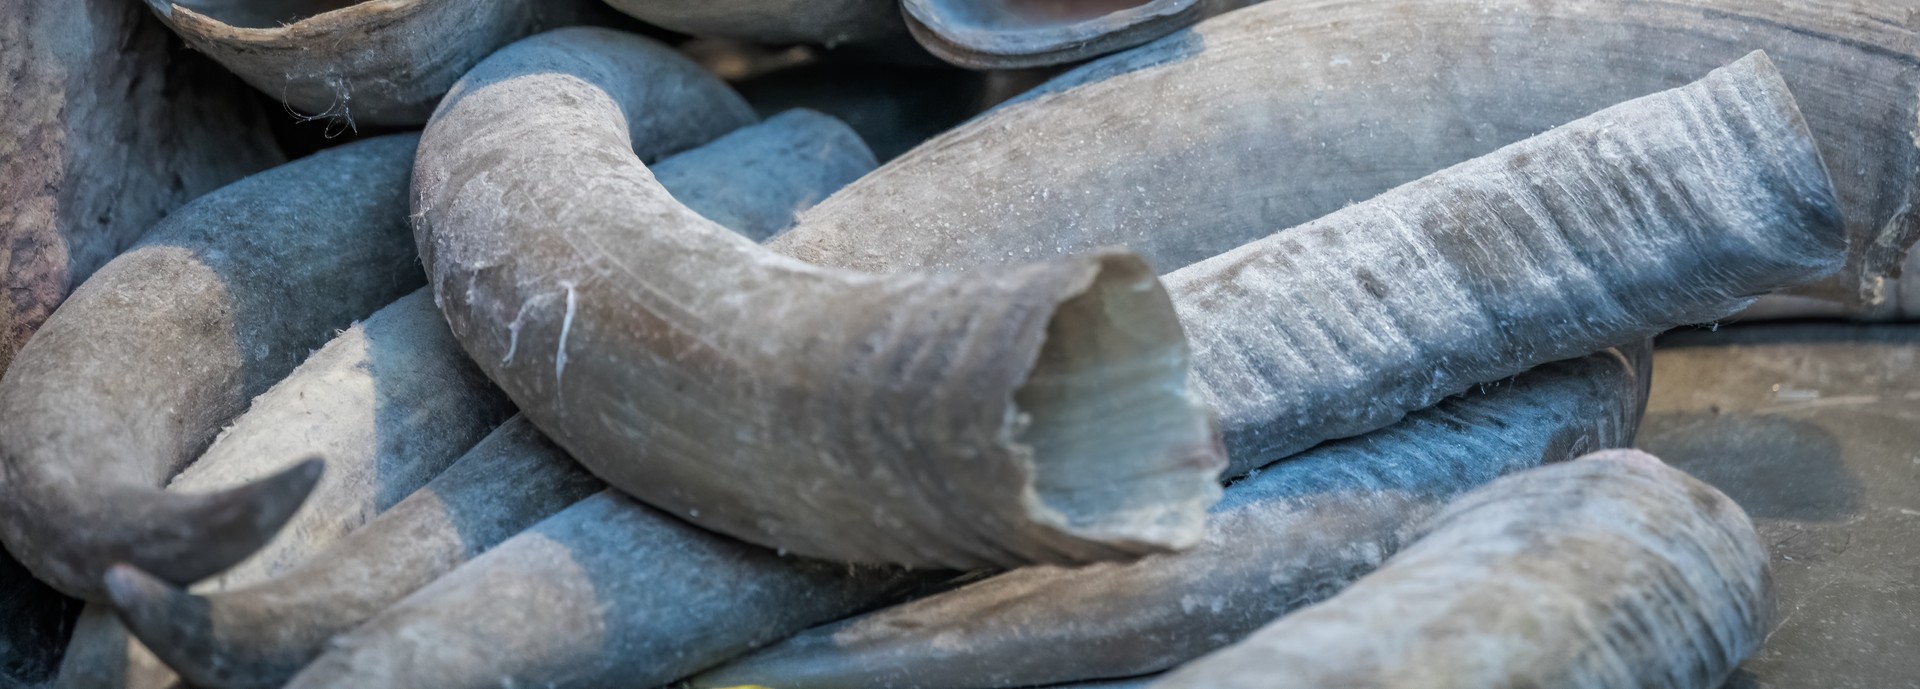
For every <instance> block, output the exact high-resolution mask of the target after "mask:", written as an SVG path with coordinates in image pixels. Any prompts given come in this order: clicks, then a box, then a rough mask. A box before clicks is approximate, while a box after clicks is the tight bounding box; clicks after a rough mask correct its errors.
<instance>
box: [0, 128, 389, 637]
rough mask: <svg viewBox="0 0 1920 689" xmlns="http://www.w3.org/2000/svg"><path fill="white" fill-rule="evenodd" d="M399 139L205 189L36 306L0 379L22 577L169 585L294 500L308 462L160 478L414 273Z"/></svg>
mask: <svg viewBox="0 0 1920 689" xmlns="http://www.w3.org/2000/svg"><path fill="white" fill-rule="evenodd" d="M415 142H416V141H415V139H414V137H412V136H400V137H389V138H381V139H375V140H369V141H365V142H360V143H355V144H350V145H347V146H343V147H341V148H339V149H334V150H330V151H327V152H324V153H321V154H318V155H315V156H312V157H310V158H305V159H302V160H299V161H296V162H293V163H289V164H287V165H283V166H281V167H278V168H274V169H272V170H269V171H267V172H263V173H260V174H257V175H254V176H252V177H248V178H247V179H244V180H241V181H239V182H235V183H234V184H232V185H229V186H227V187H225V188H222V189H220V190H219V191H216V192H214V193H212V194H209V195H207V196H205V197H202V198H200V199H198V200H196V201H194V202H193V203H190V204H188V205H187V206H185V207H183V208H181V209H180V210H178V211H175V212H174V213H173V214H172V215H169V216H167V218H166V219H165V220H163V221H161V222H160V223H159V224H158V225H156V226H155V227H154V228H153V230H152V231H151V232H149V233H148V234H147V235H146V237H144V238H142V239H141V241H140V243H139V244H136V245H135V246H134V247H133V248H132V249H131V250H129V251H128V252H127V253H125V254H122V255H121V256H119V257H118V258H115V259H114V260H113V261H112V262H109V263H108V264H107V265H106V267H104V268H102V269H101V270H100V271H99V272H98V273H96V274H95V275H94V276H93V278H92V279H90V280H88V281H87V282H86V283H85V284H83V285H81V286H80V288H79V289H78V290H75V291H74V294H73V296H72V298H70V299H68V300H67V302H66V304H65V305H64V306H62V307H61V309H60V310H59V311H58V312H57V313H55V314H54V316H53V317H52V318H49V319H48V320H47V323H46V325H45V326H44V327H43V328H42V329H41V331H40V333H39V334H38V335H36V336H35V337H34V339H33V340H32V341H31V342H29V343H28V344H27V346H26V348H25V349H22V350H21V351H20V356H19V358H17V359H16V360H15V362H14V363H15V366H14V367H13V368H12V369H10V370H9V371H8V372H7V375H6V378H5V380H4V381H0V472H3V473H0V475H3V476H4V478H5V480H4V481H0V537H4V539H5V542H6V546H7V549H8V550H10V551H11V552H12V553H13V554H14V556H15V557H18V558H19V559H20V561H21V563H22V564H25V565H26V566H27V567H28V568H29V569H31V570H33V572H34V575H35V576H38V577H40V578H41V579H42V580H45V581H47V582H48V583H50V584H52V585H54V586H55V587H56V588H59V589H61V590H62V591H65V592H67V593H69V594H72V595H75V596H78V597H81V598H86V599H89V600H104V598H105V592H104V591H103V590H102V588H101V583H100V577H101V576H102V575H104V574H105V573H106V570H107V567H109V566H111V565H112V564H114V563H116V562H128V563H133V564H136V565H139V566H140V567H141V568H143V569H146V570H147V571H149V572H152V573H154V574H155V575H157V576H160V577H163V578H165V579H166V580H168V581H171V582H174V583H180V584H185V583H189V582H193V581H197V580H199V579H201V578H204V577H206V576H208V575H211V574H213V573H215V572H218V571H220V570H222V569H225V568H227V567H228V566H230V565H232V564H234V563H235V562H238V561H240V560H241V559H242V558H244V557H246V556H247V555H248V554H250V553H252V552H253V551H254V550H255V549H257V548H258V547H259V546H260V545H262V544H263V543H265V542H266V541H267V540H268V539H269V538H271V537H272V536H273V535H274V533H275V531H276V530H277V529H278V527H279V526H280V525H281V523H282V522H284V521H285V520H286V519H288V518H289V517H291V516H292V515H293V513H294V510H295V509H296V508H297V507H298V506H299V504H300V501H301V500H302V499H303V498H304V497H305V496H306V494H307V492H308V491H309V490H310V489H311V488H312V487H313V485H314V482H315V481H316V480H318V478H319V476H320V466H319V463H318V462H317V461H310V462H305V463H297V464H294V465H292V466H290V467H287V468H285V469H283V470H282V471H281V473H278V474H275V475H272V476H271V477H269V478H265V479H263V480H261V481H259V482H256V483H252V484H248V485H244V486H239V487H234V488H230V489H228V490H226V491H223V492H219V493H212V494H181V493H167V492H162V491H161V490H160V487H161V486H162V485H164V484H165V483H166V482H167V480H168V479H169V478H171V477H172V476H173V475H174V474H175V473H177V472H178V471H179V470H180V469H181V468H182V467H183V466H184V465H185V464H186V463H187V462H188V461H189V460H191V459H192V458H194V457H195V456H197V455H199V454H200V451H201V450H203V449H205V448H206V447H207V446H208V445H209V444H210V443H211V442H212V441H213V440H214V435H215V434H216V433H218V432H219V431H220V429H221V427H222V426H224V425H225V424H226V423H227V421H228V420H230V419H232V418H233V417H234V416H236V415H238V414H239V413H240V411H241V410H242V408H243V406H244V405H245V404H246V403H247V400H249V399H252V398H253V397H254V396H256V395H258V394H260V393H262V392H265V391H266V390H267V388H268V386H270V385H272V384H273V383H274V382H275V381H278V380H279V379H281V378H282V377H284V376H285V375H286V374H287V373H288V372H289V371H291V370H293V368H294V366H295V365H296V364H298V363H299V362H300V361H301V360H302V359H304V358H306V355H307V353H308V352H311V351H313V349H314V348H316V347H319V346H320V345H321V344H323V343H325V342H326V341H327V338H328V337H329V336H331V335H332V334H333V332H334V331H335V329H337V328H343V327H346V326H347V325H348V324H349V323H351V322H352V321H353V320H354V319H355V318H359V317H363V316H365V315H367V314H369V313H372V312H373V311H374V310H375V309H376V308H378V307H379V306H381V305H383V304H386V303H388V302H391V301H393V300H394V299H395V298H397V297H399V296H401V295H403V294H406V293H407V292H409V291H411V290H413V289H415V288H417V287H418V286H419V285H420V284H421V281H422V280H421V275H420V269H419V267H418V265H417V264H415V263H414V261H413V252H414V249H413V245H412V243H411V242H410V241H408V240H409V237H408V234H407V228H406V212H405V210H404V209H405V208H406V201H405V198H406V197H405V193H406V192H405V189H406V183H407V181H406V180H407V162H408V161H409V160H411V158H412V155H413V150H414V144H415Z"/></svg>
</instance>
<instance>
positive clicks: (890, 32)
mask: <svg viewBox="0 0 1920 689" xmlns="http://www.w3.org/2000/svg"><path fill="white" fill-rule="evenodd" d="M895 2H896V0H703V1H701V2H689V1H688V0H606V3H607V4H608V5H611V6H613V8H614V9H617V10H620V11H621V12H625V13H627V14H628V15H630V16H633V17H635V18H637V19H639V20H641V21H644V22H647V23H649V24H653V25H656V26H660V27H664V28H667V29H672V30H674V31H678V32H680V33H685V34H692V35H695V36H713V37H717V38H732V39H737V40H742V41H752V42H755V43H817V44H821V45H826V46H837V45H844V44H850V43H852V44H857V43H874V42H876V41H885V40H886V39H890V38H894V37H897V36H899V35H900V34H902V33H904V32H905V30H906V27H905V26H903V25H902V24H901V21H900V9H899V7H898V6H897V5H895Z"/></svg>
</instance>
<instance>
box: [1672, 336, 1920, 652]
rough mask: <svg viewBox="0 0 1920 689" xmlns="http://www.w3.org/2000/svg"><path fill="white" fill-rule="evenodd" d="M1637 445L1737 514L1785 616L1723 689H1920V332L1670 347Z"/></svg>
mask: <svg viewBox="0 0 1920 689" xmlns="http://www.w3.org/2000/svg"><path fill="white" fill-rule="evenodd" d="M1660 346H1661V350H1660V351H1659V352H1658V353H1657V354H1656V355H1655V358H1654V376H1653V397H1652V400H1651V402H1650V404H1649V406H1648V409H1647V418H1646V421H1645V423H1644V424H1643V425H1642V426H1641V430H1640V437H1639V445H1640V447H1642V448H1644V449H1646V450H1648V451H1650V452H1653V453H1654V454H1657V455H1659V456H1661V457H1663V458H1665V459H1666V460H1667V461H1668V462H1670V463H1672V464H1673V465H1674V466H1677V467H1680V468H1682V469H1684V470H1686V471H1688V472H1689V473H1692V474H1693V475H1695V476H1697V477H1699V478H1701V479H1703V480H1705V481H1707V482H1709V483H1711V484H1713V485H1714V486H1716V487H1718V488H1720V489H1721V490H1723V491H1725V492H1726V493H1727V494H1728V495H1731V496H1733V498H1734V499H1735V500H1736V501H1738V502H1739V503H1740V504H1741V506H1743V507H1744V508H1746V510H1747V512H1748V513H1749V514H1750V515H1751V516H1752V517H1753V519H1754V522H1755V523H1756V524H1757V525H1758V526H1759V528H1760V534H1761V537H1762V539H1763V540H1764V541H1765V542H1766V544H1767V547H1768V548H1769V550H1770V551H1771V553H1772V557H1773V568H1774V569H1773V573H1774V581H1775V584H1776V586H1777V587H1778V589H1777V590H1778V597H1779V598H1778V599H1779V614H1778V615H1777V617H1776V620H1777V621H1776V628H1775V630H1774V631H1773V633H1772V635H1771V636H1770V637H1769V639H1768V642H1767V646H1766V647H1765V648H1764V649H1763V650H1762V651H1761V652H1760V653H1759V654H1757V655H1756V656H1754V657H1753V658H1752V659H1750V660H1748V661H1747V663H1746V664H1745V665H1744V666H1743V667H1742V670H1741V671H1740V673H1738V674H1736V675H1735V676H1734V678H1733V680H1732V681H1731V682H1729V683H1728V685H1727V687H1726V689H1800V688H1806V687H1820V688H1823V689H1920V326H1915V325H1901V326H1892V325H1889V326H1865V325H1834V324H1811V323H1802V324H1767V325H1745V326H1735V327H1726V328H1721V329H1720V330H1718V331H1708V330H1696V331H1686V332H1677V333H1675V334H1671V335H1668V336H1666V337H1664V338H1662V339H1661V341H1660Z"/></svg>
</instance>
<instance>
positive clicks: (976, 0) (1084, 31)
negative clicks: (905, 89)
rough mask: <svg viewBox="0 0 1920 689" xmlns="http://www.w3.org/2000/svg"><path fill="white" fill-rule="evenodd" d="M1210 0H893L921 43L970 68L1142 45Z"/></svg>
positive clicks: (1062, 59) (1055, 60)
mask: <svg viewBox="0 0 1920 689" xmlns="http://www.w3.org/2000/svg"><path fill="white" fill-rule="evenodd" d="M1210 3H1211V4H1219V3H1218V2H1216V1H1215V0H901V2H900V8H901V9H902V10H903V11H904V12H905V14H906V17H907V28H908V29H910V30H911V31H912V32H913V37H914V38H915V39H916V40H918V41H920V45H921V47H924V48H926V49H927V52H930V53H933V54H934V56H936V57H939V58H940V59H942V60H946V61H947V62H950V63H953V64H956V65H960V66H962V67H971V68H974V69H1018V68H1024V67H1045V66H1048V65H1057V64H1063V63H1067V62H1076V61H1079V60H1085V59H1087V58H1092V57H1098V56H1101V55H1105V54H1107V53H1111V52H1114V51H1117V50H1125V49H1127V48H1132V47H1134V46H1137V45H1140V44H1142V43H1146V42H1148V41H1151V40H1154V39H1156V38H1159V37H1161V36H1165V35H1167V34H1169V33H1173V32H1174V31H1176V30H1179V29H1181V28H1184V27H1186V26H1188V25H1190V24H1193V23H1194V22H1197V21H1200V19H1201V18H1202V17H1203V16H1204V13H1206V12H1207V11H1208V9H1209V7H1208V5H1209V4H1210Z"/></svg>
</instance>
